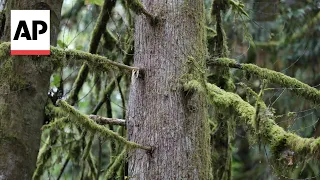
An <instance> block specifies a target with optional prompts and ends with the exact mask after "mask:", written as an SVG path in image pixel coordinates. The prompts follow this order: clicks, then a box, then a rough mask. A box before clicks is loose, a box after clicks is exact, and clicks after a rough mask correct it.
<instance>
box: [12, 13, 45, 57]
mask: <svg viewBox="0 0 320 180" xmlns="http://www.w3.org/2000/svg"><path fill="white" fill-rule="evenodd" d="M11 55H50V10H11Z"/></svg>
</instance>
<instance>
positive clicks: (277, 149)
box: [184, 80, 320, 159]
mask: <svg viewBox="0 0 320 180" xmlns="http://www.w3.org/2000/svg"><path fill="white" fill-rule="evenodd" d="M184 89H185V90H187V91H189V90H198V91H202V92H206V90H205V88H204V87H203V86H202V85H201V83H200V82H198V81H196V80H192V81H190V82H188V83H186V84H185V85H184ZM206 89H207V90H208V99H209V101H210V103H212V104H214V105H216V106H218V107H219V108H223V109H227V108H231V109H232V110H233V111H234V112H235V113H236V115H237V116H238V117H239V118H240V120H241V121H240V122H242V123H244V124H245V125H246V126H247V127H248V130H249V131H248V132H249V133H250V134H251V135H252V136H253V137H255V134H256V133H257V130H256V128H255V112H256V110H255V108H254V107H253V106H251V105H250V104H249V103H247V102H245V101H244V100H242V99H241V97H240V96H239V95H237V94H235V93H231V92H226V91H224V90H222V89H220V88H219V87H217V86H216V85H214V84H210V83H207V87H206ZM261 109H263V110H264V111H265V115H264V116H262V119H261V121H260V124H259V126H260V127H259V129H260V132H261V140H262V142H263V143H265V144H269V145H270V146H271V149H272V152H273V153H275V154H276V155H279V153H281V152H283V151H285V150H287V149H290V150H292V151H294V152H295V154H298V155H300V156H302V157H304V156H307V155H309V156H312V157H313V158H316V159H320V138H317V139H314V138H302V137H300V136H298V135H296V134H294V133H290V132H286V131H285V130H284V129H283V128H282V127H280V126H278V125H277V124H276V122H275V121H274V120H273V119H272V118H273V116H272V115H270V114H268V113H267V111H268V109H266V107H265V106H263V103H261Z"/></svg>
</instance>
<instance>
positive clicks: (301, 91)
mask: <svg viewBox="0 0 320 180" xmlns="http://www.w3.org/2000/svg"><path fill="white" fill-rule="evenodd" d="M212 63H213V64H215V65H218V66H226V67H233V68H239V69H242V70H244V71H246V72H247V73H249V74H252V75H255V76H258V77H260V78H261V79H266V80H268V81H269V82H270V83H275V84H279V85H280V86H282V87H284V88H287V89H288V90H291V92H293V93H295V94H296V95H298V96H301V97H304V98H306V99H308V100H311V101H313V102H314V103H317V104H318V103H320V91H319V90H317V89H316V88H313V87H310V86H309V85H307V84H305V83H303V82H301V81H299V80H297V79H295V78H292V77H289V76H287V75H284V74H283V73H280V72H276V71H273V70H270V69H266V68H260V67H258V66H256V65H253V64H239V63H237V62H236V61H235V60H233V59H228V58H218V59H215V60H213V61H212Z"/></svg>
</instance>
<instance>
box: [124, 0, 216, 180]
mask: <svg viewBox="0 0 320 180" xmlns="http://www.w3.org/2000/svg"><path fill="white" fill-rule="evenodd" d="M142 4H143V5H144V6H145V8H146V10H147V11H149V12H150V13H151V14H153V15H155V16H157V17H158V18H159V19H160V20H159V22H158V23H156V24H154V23H152V21H150V20H149V19H148V18H146V17H145V16H142V15H140V16H137V17H136V23H135V54H134V64H135V65H134V66H136V67H139V68H143V72H141V71H140V72H139V75H138V76H137V74H133V76H132V82H131V83H132V84H131V89H130V97H129V104H128V113H127V128H128V138H129V140H130V141H134V142H137V143H140V144H142V145H146V146H152V147H153V148H154V150H153V151H152V152H146V151H144V150H135V151H133V152H131V153H130V154H129V177H130V179H211V168H210V166H211V164H210V148H209V147H210V146H209V141H210V138H209V125H208V121H207V112H206V108H207V103H206V100H205V95H204V94H200V93H196V94H192V93H188V92H184V91H183V90H182V88H181V83H180V82H181V79H183V78H182V77H183V75H186V74H187V71H186V69H188V68H191V67H190V66H195V65H194V64H192V63H191V64H190V63H188V62H187V61H188V56H189V57H193V58H194V59H195V60H196V63H197V64H204V60H205V58H206V53H207V50H206V39H205V33H204V23H205V20H204V7H203V1H202V0H153V1H150V0H142ZM191 94H192V95H191Z"/></svg>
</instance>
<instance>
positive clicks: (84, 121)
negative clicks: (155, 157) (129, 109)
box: [58, 100, 151, 150]
mask: <svg viewBox="0 0 320 180" xmlns="http://www.w3.org/2000/svg"><path fill="white" fill-rule="evenodd" d="M58 104H59V106H60V107H61V108H62V110H63V111H65V112H66V113H68V114H69V116H71V117H72V118H70V119H71V121H72V122H74V123H76V124H78V125H81V126H84V127H85V128H86V129H87V130H90V131H93V132H99V133H100V134H101V135H103V136H110V137H113V138H115V139H116V140H118V141H120V142H123V143H125V144H126V145H127V146H129V147H131V148H140V149H144V150H151V147H146V146H143V145H140V144H137V143H134V142H130V141H127V140H126V139H125V138H123V137H121V136H119V135H118V134H117V133H115V132H113V131H111V130H109V129H108V128H106V127H104V126H101V125H98V124H96V123H95V122H94V121H93V120H92V119H90V118H89V117H88V116H87V115H85V114H82V113H81V112H79V111H78V110H76V109H75V108H73V107H72V106H70V105H69V104H68V103H67V102H65V101H63V100H59V101H58Z"/></svg>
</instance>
